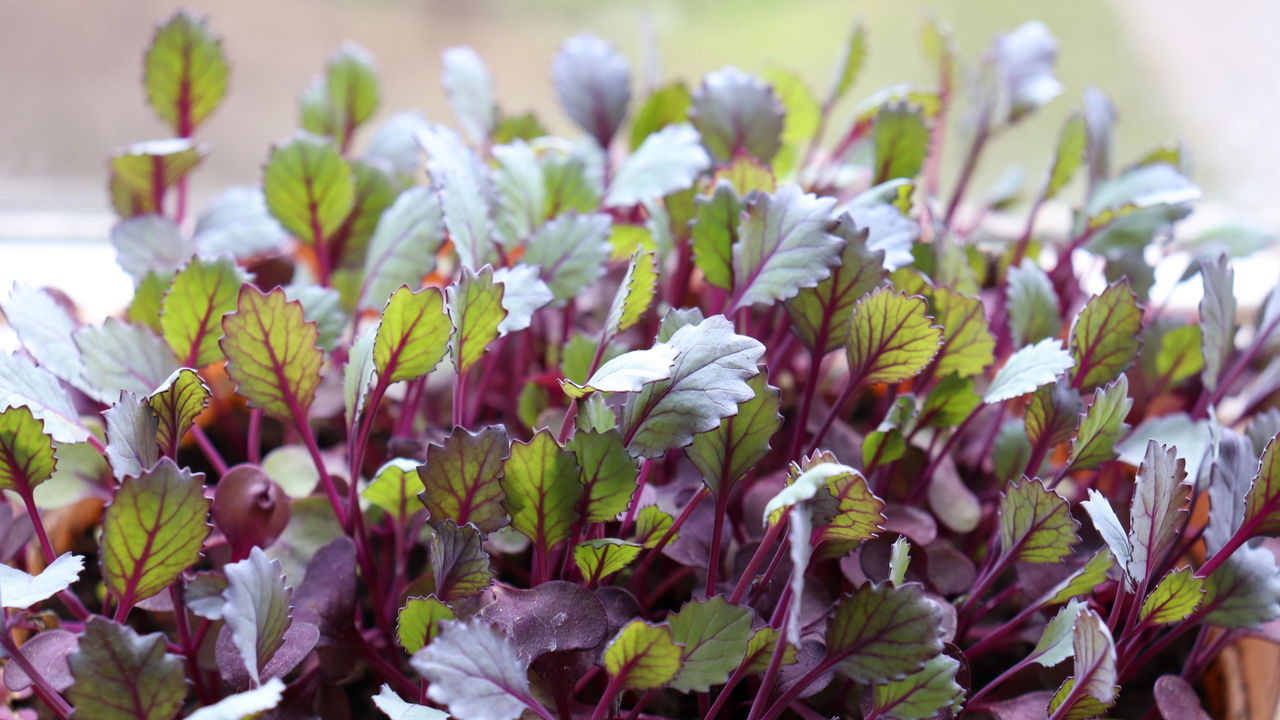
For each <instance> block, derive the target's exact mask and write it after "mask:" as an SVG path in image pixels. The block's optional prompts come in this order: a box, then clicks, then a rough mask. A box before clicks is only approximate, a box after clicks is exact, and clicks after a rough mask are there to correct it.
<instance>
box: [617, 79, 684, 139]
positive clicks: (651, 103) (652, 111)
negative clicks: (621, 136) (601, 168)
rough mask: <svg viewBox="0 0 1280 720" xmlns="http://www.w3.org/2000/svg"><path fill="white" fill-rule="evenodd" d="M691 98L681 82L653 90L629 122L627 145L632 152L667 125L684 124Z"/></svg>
mask: <svg viewBox="0 0 1280 720" xmlns="http://www.w3.org/2000/svg"><path fill="white" fill-rule="evenodd" d="M691 104H693V96H692V95H690V94H689V88H687V87H685V85H684V83H682V82H673V83H671V84H669V85H664V86H662V87H660V88H658V89H657V90H654V91H653V93H652V94H650V95H649V97H648V98H646V99H645V101H644V104H643V105H641V106H640V109H639V110H637V111H636V113H635V117H634V118H632V121H631V135H630V137H629V138H628V145H629V147H630V149H631V150H632V151H634V150H635V149H636V148H638V147H640V145H641V144H643V143H644V141H645V139H646V138H648V137H649V136H650V135H652V134H654V133H655V132H657V131H659V130H661V129H662V128H664V127H667V126H668V125H674V124H676V123H681V122H684V119H685V117H686V116H687V115H688V114H689V106H690V105H691Z"/></svg>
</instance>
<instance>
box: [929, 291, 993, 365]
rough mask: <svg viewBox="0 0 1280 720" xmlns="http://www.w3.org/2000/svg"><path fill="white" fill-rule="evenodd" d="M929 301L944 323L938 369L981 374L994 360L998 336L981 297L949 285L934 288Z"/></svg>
mask: <svg viewBox="0 0 1280 720" xmlns="http://www.w3.org/2000/svg"><path fill="white" fill-rule="evenodd" d="M931 300H932V302H931V303H930V305H931V307H932V310H933V313H934V315H935V316H936V317H937V322H938V324H939V325H941V326H942V335H943V343H942V349H941V350H939V351H938V360H937V366H936V367H937V372H938V373H939V374H941V375H947V374H950V373H956V374H958V375H960V376H961V377H969V376H973V375H981V374H982V373H983V371H984V370H986V368H987V366H988V365H990V364H991V363H993V362H995V349H996V339H995V337H993V336H992V335H991V331H990V330H989V329H988V324H987V315H986V311H985V310H984V309H983V306H982V300H980V299H978V298H976V297H969V296H967V295H961V294H960V293H958V292H955V291H954V290H951V289H949V288H945V287H940V288H938V289H937V290H935V291H934V293H933V297H932V298H931Z"/></svg>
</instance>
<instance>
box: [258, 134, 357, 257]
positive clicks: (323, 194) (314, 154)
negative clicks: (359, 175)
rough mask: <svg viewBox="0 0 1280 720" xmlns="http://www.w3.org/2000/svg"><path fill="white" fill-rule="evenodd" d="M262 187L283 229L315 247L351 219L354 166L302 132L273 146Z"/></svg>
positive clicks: (329, 145) (326, 144)
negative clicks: (348, 216)
mask: <svg viewBox="0 0 1280 720" xmlns="http://www.w3.org/2000/svg"><path fill="white" fill-rule="evenodd" d="M262 189H263V192H264V193H265V194H266V199H267V208H269V209H270V210H271V214H272V215H273V216H275V218H276V220H279V221H280V224H281V225H282V226H284V229H285V230H288V231H289V233H290V234H292V235H293V236H294V237H296V238H298V239H299V240H301V241H302V242H305V243H307V244H310V245H317V246H321V245H322V244H323V243H324V242H325V241H326V240H328V239H329V238H330V237H332V236H333V234H334V232H335V231H336V230H337V229H338V227H339V226H341V225H342V223H343V222H344V221H345V220H346V219H347V215H348V214H350V212H351V209H352V207H353V205H354V203H355V194H356V186H355V179H354V177H353V176H352V172H351V166H350V165H349V164H348V163H347V161H346V160H344V159H343V157H342V155H341V153H339V152H338V148H337V147H335V146H334V145H333V143H332V142H329V141H327V140H324V139H322V138H319V137H316V136H315V135H311V134H309V133H306V132H301V131H299V132H297V133H295V134H294V135H293V137H291V138H289V139H288V140H286V141H285V142H283V143H281V144H278V145H276V146H274V147H272V148H271V155H270V157H268V158H267V164H266V167H265V168H264V170H263V175H262ZM326 250H327V248H323V247H322V248H321V252H324V251H326Z"/></svg>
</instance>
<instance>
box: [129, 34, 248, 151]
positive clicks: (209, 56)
mask: <svg viewBox="0 0 1280 720" xmlns="http://www.w3.org/2000/svg"><path fill="white" fill-rule="evenodd" d="M143 68H144V71H143V85H144V86H145V87H146V91H147V103H148V104H149V105H151V109H152V110H154V111H155V113H156V114H157V115H159V116H160V119H161V120H163V121H164V122H165V124H166V125H168V126H169V127H170V128H172V129H173V134H174V135H178V136H182V137H187V136H190V135H191V133H192V132H194V131H195V129H196V128H197V127H199V126H200V124H201V123H203V122H204V121H205V119H206V118H207V117H209V115H210V113H212V112H213V111H214V109H216V108H217V107H218V104H219V103H221V102H222V98H223V96H224V95H226V92H227V76H228V75H229V74H230V72H229V68H228V66H227V59H226V57H225V56H224V55H223V52H222V41H221V40H220V39H219V38H218V37H216V36H215V35H214V34H213V32H212V30H211V29H210V28H209V24H208V22H207V21H205V19H204V18H201V17H199V16H197V15H195V14H193V13H190V12H188V11H186V10H179V11H178V12H177V13H175V14H174V16H173V18H171V19H170V20H169V21H168V22H167V23H165V24H164V25H161V26H159V27H157V28H156V34H155V37H154V38H152V40H151V45H150V46H149V47H148V48H147V53H146V55H145V57H144V58H143Z"/></svg>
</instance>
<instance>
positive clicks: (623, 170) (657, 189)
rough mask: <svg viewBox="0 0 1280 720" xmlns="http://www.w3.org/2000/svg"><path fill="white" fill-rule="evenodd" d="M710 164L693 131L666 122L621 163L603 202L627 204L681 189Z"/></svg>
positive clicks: (655, 198) (606, 203)
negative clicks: (666, 124)
mask: <svg viewBox="0 0 1280 720" xmlns="http://www.w3.org/2000/svg"><path fill="white" fill-rule="evenodd" d="M710 164H711V160H710V158H708V157H707V153H706V152H705V151H704V150H703V149H702V146H701V145H699V144H698V133H697V131H695V130H694V129H693V128H692V127H690V126H689V125H687V124H685V123H679V124H675V125H668V126H666V127H664V128H662V129H661V130H659V131H657V132H655V133H653V134H652V135H650V136H648V137H647V138H645V140H644V142H643V143H641V144H640V147H638V148H636V151H635V152H633V153H632V154H631V155H630V156H629V157H627V159H626V160H624V161H623V162H622V165H620V166H619V167H618V172H617V173H616V174H615V175H614V177H613V181H612V182H610V183H609V192H608V194H606V195H605V198H604V204H605V206H606V207H628V206H631V205H639V204H642V203H646V202H651V201H654V200H657V199H659V198H662V197H665V196H667V195H670V194H671V193H674V192H677V191H680V190H685V189H687V188H689V187H692V186H693V183H694V180H696V179H697V177H698V175H699V174H701V173H702V171H703V170H706V169H707V166H708V165H710Z"/></svg>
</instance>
